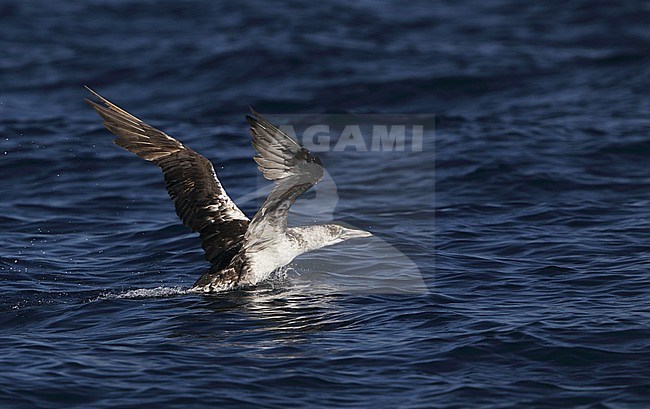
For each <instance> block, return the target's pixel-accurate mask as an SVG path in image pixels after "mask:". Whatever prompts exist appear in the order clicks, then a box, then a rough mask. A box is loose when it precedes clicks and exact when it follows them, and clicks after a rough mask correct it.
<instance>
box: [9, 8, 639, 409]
mask: <svg viewBox="0 0 650 409" xmlns="http://www.w3.org/2000/svg"><path fill="white" fill-rule="evenodd" d="M0 16H1V24H0V189H1V192H2V199H0V243H1V246H0V407H2V408H5V407H6V408H26V407H39V408H54V407H61V408H74V407H78V408H90V407H98V408H100V407H102V408H103V407H111V408H131V407H144V406H147V407H170V408H189V407H251V408H258V407H269V408H286V407H304V408H311V407H355V408H366V407H403V408H431V407H436V408H471V407H489V408H522V407H534V408H547V407H548V408H569V407H578V408H646V407H648V406H649V405H650V403H649V402H650V369H649V368H650V306H649V305H650V295H649V292H650V280H649V279H648V276H649V271H648V270H649V268H650V263H649V262H648V260H650V246H649V245H648V243H650V237H649V235H648V230H649V229H650V218H649V217H648V215H649V214H650V210H649V207H650V171H649V167H648V163H649V161H648V159H649V158H650V156H649V155H650V26H649V25H648V21H650V7H649V6H648V3H647V2H643V1H626V2H601V1H596V0H573V1H562V2H559V1H557V2H556V1H551V2H535V3H532V2H529V3H522V2H516V1H513V0H495V1H478V0H476V1H441V2H425V1H422V2H419V1H416V2H396V1H395V2H390V1H360V2H354V3H350V2H344V1H339V0H330V1H324V2H315V3H311V2H301V1H282V2H277V3H269V2H263V1H254V0H245V1H240V2H210V1H193V2H176V1H127V0H115V1H101V2H100V1H84V2H82V1H69V2H45V1H30V2H19V1H4V2H2V3H0ZM84 84H87V85H89V86H91V87H93V88H95V89H96V90H97V91H99V92H101V93H102V94H103V95H105V96H106V97H108V98H109V99H111V100H113V101H114V102H116V103H118V104H119V105H121V106H123V107H124V108H126V109H128V110H129V111H131V112H132V113H133V114H135V115H136V116H138V117H140V118H142V119H144V120H146V121H148V122H150V123H152V124H153V125H155V126H157V127H159V128H162V129H164V130H165V131H167V132H168V133H170V134H171V135H174V136H176V137H178V138H179V139H181V140H182V141H183V142H184V143H186V144H187V145H189V146H190V147H192V148H193V149H194V150H196V151H198V152H200V153H202V154H204V155H205V156H207V157H209V158H210V159H212V160H213V162H214V163H215V168H216V169H217V172H218V173H219V176H220V178H221V180H222V182H223V184H224V186H225V187H226V189H228V191H229V193H230V194H231V196H232V197H233V198H235V199H236V200H237V199H238V198H239V199H241V198H249V199H246V200H240V202H239V203H240V205H241V207H242V209H243V210H244V211H245V212H246V213H247V214H249V215H252V214H253V213H254V212H255V210H256V208H257V206H258V205H259V198H257V197H256V196H255V195H254V193H255V192H256V191H257V190H258V189H259V188H260V187H261V185H260V178H259V176H258V175H257V171H256V167H255V163H254V162H253V161H252V160H251V157H252V156H253V154H254V152H253V150H252V148H251V147H250V143H249V138H248V136H247V131H246V123H245V121H244V118H243V115H244V114H245V113H246V112H247V109H248V108H247V107H248V106H249V105H252V106H254V107H255V108H256V109H257V110H258V111H260V112H262V113H264V114H266V113H268V114H278V115H295V114H315V115H326V114H332V113H336V114H363V113H373V114H435V118H436V122H435V135H434V134H433V133H431V132H429V133H426V134H425V138H424V140H423V145H422V151H421V152H419V151H409V150H406V151H403V152H402V151H388V152H356V151H352V150H347V151H345V152H334V151H330V152H322V153H319V155H320V156H321V157H322V158H323V162H324V164H325V166H326V168H327V170H328V172H329V174H330V176H331V181H332V186H335V187H336V200H335V201H334V202H328V203H329V204H328V206H330V207H329V208H328V209H329V211H330V213H331V216H332V217H333V218H334V219H336V220H342V221H345V222H347V223H350V224H353V225H355V226H359V227H363V228H367V229H369V230H371V231H372V232H373V233H374V234H375V237H373V238H372V240H368V241H358V242H355V243H350V245H349V246H344V245H339V246H335V247H331V248H329V249H326V250H323V251H320V252H316V253H313V254H309V255H306V256H304V257H301V258H300V259H299V260H297V262H296V263H295V264H294V265H293V266H292V267H291V268H290V269H288V270H286V271H284V272H283V273H282V274H278V275H276V276H275V277H274V278H273V279H272V280H270V281H269V282H268V283H265V284H264V285H261V286H260V287H259V288H256V289H252V290H246V291H234V292H230V293H225V294H216V295H209V296H204V295H195V294H188V293H186V291H185V290H186V289H187V288H188V287H189V286H190V285H191V284H192V283H193V282H194V280H195V279H196V278H197V277H198V276H199V275H200V274H201V273H202V272H203V271H204V270H205V268H206V267H207V265H206V263H205V262H204V260H203V257H202V254H201V249H200V243H199V240H198V238H197V237H196V235H195V234H192V233H190V232H188V231H187V230H186V229H185V228H184V227H183V226H182V225H181V223H180V222H179V220H178V218H177V217H176V215H175V214H174V209H173V205H172V203H171V201H170V200H169V199H168V197H167V194H166V192H165V189H164V184H163V181H162V178H161V175H160V172H159V171H158V170H157V169H156V168H155V167H154V166H151V165H150V164H148V163H146V162H144V161H142V160H140V159H138V158H136V157H135V156H133V155H131V154H129V153H128V152H126V151H123V150H121V149H120V148H118V147H116V146H115V145H113V144H112V142H111V140H112V138H111V136H110V134H109V133H108V132H107V131H106V130H105V129H104V128H103V127H102V125H101V122H100V120H99V118H98V117H97V115H96V114H95V113H94V112H92V110H91V109H90V108H88V107H87V106H86V105H85V104H84V103H83V98H84V97H86V96H88V94H87V92H86V91H85V90H84V89H83V88H82V86H83V85H84ZM251 193H253V199H250V197H251V196H250V195H251ZM310 197H311V203H314V201H317V202H318V200H317V199H318V198H319V197H320V196H318V194H316V196H315V198H314V197H313V195H312V196H310V195H307V199H310ZM318 203H320V202H318ZM318 203H317V204H318ZM297 205H298V204H297ZM404 275H408V277H409V279H410V280H406V281H395V280H394V278H395V277H397V278H399V277H402V276H404ZM405 283H406V284H405Z"/></svg>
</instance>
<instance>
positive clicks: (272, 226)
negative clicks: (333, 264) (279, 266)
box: [244, 109, 323, 248]
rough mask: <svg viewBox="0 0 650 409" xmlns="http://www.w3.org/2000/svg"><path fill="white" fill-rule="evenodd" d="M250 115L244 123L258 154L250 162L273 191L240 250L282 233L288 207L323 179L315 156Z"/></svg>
mask: <svg viewBox="0 0 650 409" xmlns="http://www.w3.org/2000/svg"><path fill="white" fill-rule="evenodd" d="M251 112H252V113H253V116H246V119H247V120H248V123H249V124H250V126H251V128H250V133H251V136H252V138H253V147H254V148H255V150H256V151H257V153H258V155H257V156H255V158H254V159H255V162H257V164H258V165H259V169H260V171H261V172H262V174H263V175H264V177H265V178H267V179H269V180H272V181H274V182H275V187H274V188H273V190H272V191H271V193H270V194H269V196H268V197H267V199H266V201H265V202H264V204H263V205H262V207H261V208H260V209H259V210H258V211H257V213H256V214H255V216H254V217H253V219H252V220H251V224H250V226H249V229H248V231H247V233H246V236H245V237H244V246H246V247H249V248H250V247H251V244H252V243H253V242H255V244H257V245H259V246H260V247H264V246H263V241H264V240H265V239H266V238H272V237H274V236H275V235H276V234H277V233H280V232H284V230H285V229H286V228H287V218H288V215H289V208H290V207H291V205H293V203H294V202H295V201H296V199H297V198H298V196H300V195H301V194H302V193H304V192H305V191H307V190H308V189H309V188H310V187H312V186H314V185H315V184H316V183H318V181H320V180H321V179H322V178H323V165H322V164H321V161H320V159H319V158H318V157H317V156H314V155H312V154H311V152H309V150H307V148H305V147H304V146H302V145H300V144H299V143H298V142H296V141H295V140H293V139H291V137H289V135H287V134H286V133H284V132H282V131H281V130H279V129H278V128H277V127H276V126H275V125H273V124H272V123H270V122H269V121H267V120H266V119H264V118H263V117H262V116H261V115H260V114H258V113H257V112H256V111H255V110H253V109H251Z"/></svg>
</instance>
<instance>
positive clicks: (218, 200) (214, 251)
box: [86, 87, 249, 264]
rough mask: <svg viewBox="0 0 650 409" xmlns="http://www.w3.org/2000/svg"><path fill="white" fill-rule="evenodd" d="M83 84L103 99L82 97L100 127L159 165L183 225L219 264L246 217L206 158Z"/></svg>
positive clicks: (241, 233)
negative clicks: (198, 238) (193, 233)
mask: <svg viewBox="0 0 650 409" xmlns="http://www.w3.org/2000/svg"><path fill="white" fill-rule="evenodd" d="M86 89H88V91H90V92H91V93H92V94H93V95H94V96H95V97H97V98H98V99H99V100H100V101H101V102H102V103H103V104H104V105H101V104H98V103H96V102H93V101H90V100H88V99H86V102H87V103H88V104H89V105H90V106H91V107H92V108H93V109H94V110H95V111H97V113H98V114H99V115H100V116H101V117H102V118H103V119H104V126H106V129H108V130H109V131H111V132H112V133H113V134H115V136H116V138H115V141H114V142H115V143H116V144H117V145H119V146H121V147H123V148H125V149H126V150H128V151H130V152H133V153H135V154H136V155H138V156H139V157H141V158H142V159H145V160H147V161H150V162H153V163H154V164H155V165H156V166H158V167H159V168H161V169H162V171H163V175H164V177H165V185H166V187H167V192H169V196H170V197H171V199H172V200H173V201H174V206H175V207H176V213H177V214H178V216H179V217H180V218H181V220H182V221H183V224H184V225H185V226H187V227H189V228H190V229H191V230H192V231H194V232H199V233H200V236H201V244H202V246H203V250H205V258H206V259H207V260H208V261H210V262H212V263H214V264H221V262H222V260H221V258H223V257H225V256H224V254H225V253H226V252H227V250H229V249H232V248H233V247H234V246H236V245H238V244H239V243H240V242H241V241H242V239H243V237H244V233H245V232H246V229H247V227H248V223H249V220H248V218H247V217H246V215H244V213H243V212H242V211H241V210H239V208H238V207H237V205H235V203H234V202H233V201H232V200H231V199H230V197H228V194H226V191H225V190H224V189H223V187H222V186H221V183H220V182H219V179H218V178H217V175H216V173H215V172H214V168H213V166H212V163H210V161H209V160H207V159H206V158H204V157H203V156H201V155H199V154H198V153H196V152H194V151H193V150H192V149H190V148H188V147H186V146H185V145H183V144H182V143H180V142H179V141H177V140H176V139H174V138H172V137H171V136H169V135H167V134H166V133H164V132H162V131H160V130H158V129H156V128H154V127H152V126H150V125H148V124H146V123H144V122H142V121H141V120H140V119H138V118H136V117H135V116H133V115H131V114H129V113H128V112H126V111H125V110H123V109H121V108H119V107H118V106H116V105H114V104H112V103H111V102H109V101H108V100H106V99H105V98H103V97H102V96H100V95H99V94H97V93H96V92H95V91H93V90H91V89H90V88H88V87H86ZM230 252H232V250H231V251H230ZM230 252H228V253H230ZM220 256H222V257H220Z"/></svg>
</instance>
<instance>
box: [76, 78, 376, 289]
mask: <svg viewBox="0 0 650 409" xmlns="http://www.w3.org/2000/svg"><path fill="white" fill-rule="evenodd" d="M86 89H87V90H88V91H90V92H91V93H92V94H93V95H94V96H95V97H96V98H98V99H99V101H100V102H101V103H102V104H99V103H97V102H94V101H91V100H89V99H85V101H86V102H87V103H88V104H89V105H90V106H91V107H92V108H93V109H94V110H95V111H97V113H98V114H99V115H100V116H101V117H102V118H103V120H104V126H105V127H106V129H108V130H109V131H110V132H112V133H113V134H114V135H115V136H116V138H115V140H114V142H115V144H117V145H118V146H121V147H123V148H125V149H126V150H128V151H130V152H133V153H135V154H136V155H138V156H139V157H141V158H142V159H144V160H147V161H149V162H152V163H154V164H155V165H156V166H158V167H159V168H160V169H162V172H163V176H164V179H165V186H166V188H167V192H168V193H169V196H170V197H171V199H172V201H173V202H174V206H175V208H176V213H177V214H178V216H179V217H180V219H181V220H182V221H183V224H184V225H185V226H187V227H188V228H189V229H190V230H192V231H193V232H198V233H199V235H200V239H201V245H202V247H203V250H204V251H205V258H206V259H207V260H208V261H209V262H210V263H211V267H210V268H209V270H207V271H206V272H205V273H204V274H203V275H201V277H200V278H199V279H198V280H197V281H196V283H194V285H193V286H192V287H191V288H190V291H192V292H205V293H210V292H218V291H227V290H231V289H234V288H239V287H248V286H254V285H256V284H258V283H259V282H261V281H263V280H265V279H267V278H268V277H269V276H270V275H271V273H272V272H273V271H275V270H276V269H278V268H280V267H283V266H285V265H287V264H288V263H290V262H291V261H292V260H293V259H294V258H295V257H297V256H299V255H301V254H303V253H306V252H308V251H312V250H316V249H319V248H322V247H325V246H331V245H333V244H336V243H340V242H342V241H345V240H350V239H355V238H361V237H368V236H371V234H370V233H369V232H367V231H363V230H358V229H351V228H347V227H344V226H342V225H340V224H336V223H333V224H321V225H313V226H301V227H288V226H287V217H288V213H289V208H290V207H291V205H293V203H294V202H295V201H296V199H297V198H298V196H300V195H301V194H302V193H304V192H305V191H307V190H308V189H309V188H311V187H312V186H314V185H315V184H316V183H318V181H320V180H321V178H322V177H323V166H322V164H321V161H320V159H319V158H318V157H317V156H315V155H313V154H312V153H311V152H309V150H307V149H306V148H305V147H304V146H302V145H300V144H299V143H298V142H297V141H295V140H294V139H292V138H291V137H289V136H288V135H287V134H286V133H284V132H282V131H281V130H280V129H278V128H277V127H276V126H275V125H273V124H271V123H270V122H269V121H267V120H266V119H264V118H263V117H262V116H261V115H260V114H259V113H257V112H256V111H255V110H253V109H252V108H251V113H252V116H251V115H246V119H247V121H248V123H249V124H250V134H251V137H252V143H253V147H254V148H255V150H256V151H257V155H256V156H255V157H254V158H253V159H254V160H255V162H257V164H258V168H259V170H260V171H261V172H262V174H263V175H264V177H265V178H266V179H268V180H271V181H273V182H274V187H273V189H272V191H271V193H270V194H269V196H268V197H267V198H266V201H265V202H264V204H262V206H261V207H260V209H259V210H258V211H257V213H255V215H254V216H253V218H252V219H249V218H248V217H247V216H246V215H245V214H244V213H243V212H242V211H241V210H240V209H239V208H238V207H237V205H236V204H235V203H234V202H233V201H232V199H231V198H230V197H229V196H228V194H227V193H226V191H225V189H224V188H223V187H222V185H221V182H220V181H219V178H218V177H217V174H216V172H215V171H214V167H213V166H212V163H211V162H210V161H209V160H208V159H206V158H205V157H203V156H201V155H200V154H198V153H196V152H195V151H193V150H192V149H190V148H189V147H187V146H186V145H184V144H182V143H181V142H179V141H178V140H176V139H175V138H173V137H171V136H170V135H167V134H166V133H165V132H163V131H161V130H158V129H156V128H154V127H152V126H151V125H148V124H146V123H145V122H143V121H141V120H140V119H138V118H136V117H135V116H133V115H131V114H129V113H128V112H126V111H125V110H123V109H121V108H120V107H118V106H117V105H115V104H113V103H111V102H110V101H108V100H107V99H105V98H103V97H102V96H101V95H99V94H98V93H96V92H95V91H93V90H92V89H90V88H88V87H86Z"/></svg>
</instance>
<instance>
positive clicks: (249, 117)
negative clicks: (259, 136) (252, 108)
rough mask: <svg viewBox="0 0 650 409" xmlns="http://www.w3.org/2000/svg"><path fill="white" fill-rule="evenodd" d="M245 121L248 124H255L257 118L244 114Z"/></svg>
mask: <svg viewBox="0 0 650 409" xmlns="http://www.w3.org/2000/svg"><path fill="white" fill-rule="evenodd" d="M246 121H247V122H248V123H249V125H250V126H255V125H257V118H253V117H252V116H250V115H246Z"/></svg>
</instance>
